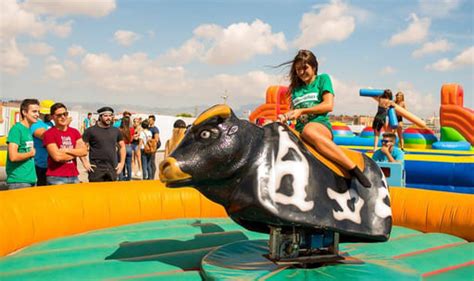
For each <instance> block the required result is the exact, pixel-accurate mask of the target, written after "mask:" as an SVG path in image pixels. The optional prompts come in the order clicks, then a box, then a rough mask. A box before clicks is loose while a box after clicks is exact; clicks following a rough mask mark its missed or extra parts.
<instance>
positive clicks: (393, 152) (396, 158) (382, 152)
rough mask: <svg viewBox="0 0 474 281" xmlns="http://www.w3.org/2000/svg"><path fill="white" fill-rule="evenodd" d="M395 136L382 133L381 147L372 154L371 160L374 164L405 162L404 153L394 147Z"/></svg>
mask: <svg viewBox="0 0 474 281" xmlns="http://www.w3.org/2000/svg"><path fill="white" fill-rule="evenodd" d="M395 140H396V137H395V134H394V133H384V134H383V138H382V147H381V148H380V149H379V150H377V151H375V152H374V155H372V159H374V160H375V161H376V162H400V163H402V164H403V163H404V162H405V153H404V152H403V151H402V150H401V149H399V148H398V147H396V146H395Z"/></svg>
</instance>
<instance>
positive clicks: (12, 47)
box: [0, 38, 29, 74]
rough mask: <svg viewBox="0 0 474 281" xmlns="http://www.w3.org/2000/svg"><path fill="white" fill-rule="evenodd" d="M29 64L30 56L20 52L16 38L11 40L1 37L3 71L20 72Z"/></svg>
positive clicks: (0, 48) (0, 54)
mask: <svg viewBox="0 0 474 281" xmlns="http://www.w3.org/2000/svg"><path fill="white" fill-rule="evenodd" d="M28 64H29V60H28V58H27V57H26V56H25V55H24V54H23V53H22V52H20V50H19V49H18V47H17V45H16V40H15V39H14V38H11V39H9V40H3V39H1V38H0V67H1V70H2V71H3V72H6V73H9V74H18V73H19V72H20V71H22V70H23V69H25V68H26V67H27V66H28Z"/></svg>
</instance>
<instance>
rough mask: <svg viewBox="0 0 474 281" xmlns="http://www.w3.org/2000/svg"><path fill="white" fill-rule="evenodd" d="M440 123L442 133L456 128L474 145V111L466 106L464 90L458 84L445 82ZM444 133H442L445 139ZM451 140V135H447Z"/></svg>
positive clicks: (442, 92)
mask: <svg viewBox="0 0 474 281" xmlns="http://www.w3.org/2000/svg"><path fill="white" fill-rule="evenodd" d="M440 123H441V130H442V133H445V134H446V135H447V134H448V133H449V131H448V130H449V129H450V130H453V129H454V130H456V131H457V132H458V133H460V134H461V135H462V136H463V137H464V138H465V139H466V141H467V142H469V143H470V144H471V146H474V126H473V124H474V112H473V111H472V110H471V109H469V108H467V107H464V90H463V88H462V86H461V85H458V84H444V85H443V87H442V88H441V108H440ZM443 137H445V136H444V134H442V139H443ZM445 138H446V140H448V141H450V140H451V139H450V137H449V136H446V137H445Z"/></svg>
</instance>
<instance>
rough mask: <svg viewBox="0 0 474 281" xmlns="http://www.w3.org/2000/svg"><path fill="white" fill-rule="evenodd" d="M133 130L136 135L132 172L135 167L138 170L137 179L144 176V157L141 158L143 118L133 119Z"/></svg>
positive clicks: (134, 136)
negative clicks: (140, 142)
mask: <svg viewBox="0 0 474 281" xmlns="http://www.w3.org/2000/svg"><path fill="white" fill-rule="evenodd" d="M133 129H134V134H133V140H132V170H133V166H135V168H136V170H137V174H136V176H137V177H141V176H142V157H141V150H140V146H139V145H138V144H139V141H140V133H141V131H142V130H143V128H142V118H141V117H135V118H133Z"/></svg>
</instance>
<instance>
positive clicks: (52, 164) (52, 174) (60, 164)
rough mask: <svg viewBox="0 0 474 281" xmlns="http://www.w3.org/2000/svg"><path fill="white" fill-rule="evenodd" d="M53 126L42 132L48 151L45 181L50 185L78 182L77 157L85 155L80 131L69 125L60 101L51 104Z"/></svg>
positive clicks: (66, 114) (85, 150)
mask: <svg viewBox="0 0 474 281" xmlns="http://www.w3.org/2000/svg"><path fill="white" fill-rule="evenodd" d="M51 116H52V117H53V120H54V127H52V128H51V129H49V130H47V131H46V132H45V133H44V138H43V143H44V146H45V147H46V150H47V151H48V154H49V157H48V170H47V171H46V178H47V182H48V184H50V185H60V184H70V183H79V178H78V176H79V171H78V170H77V159H76V158H77V157H84V156H86V155H87V147H86V145H85V144H84V141H83V140H82V138H81V133H80V132H79V131H78V130H77V129H74V128H71V127H69V123H70V122H69V118H68V116H69V113H68V111H67V108H66V106H65V105H64V104H62V103H59V102H58V103H55V104H53V105H52V106H51Z"/></svg>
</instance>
